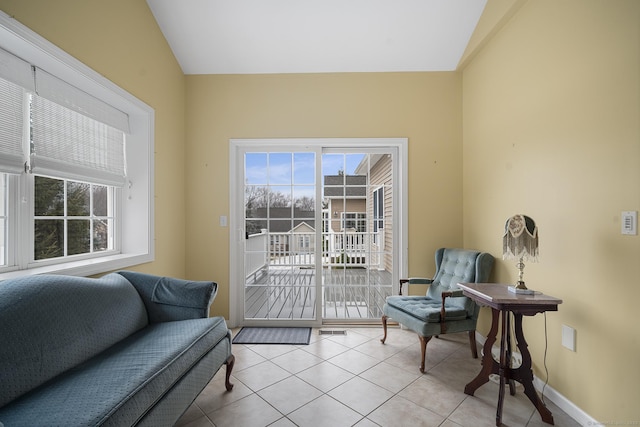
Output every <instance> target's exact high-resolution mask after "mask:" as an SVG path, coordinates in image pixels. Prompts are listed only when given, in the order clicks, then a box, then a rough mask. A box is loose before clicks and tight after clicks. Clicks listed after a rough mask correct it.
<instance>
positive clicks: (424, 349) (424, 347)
mask: <svg viewBox="0 0 640 427" xmlns="http://www.w3.org/2000/svg"><path fill="white" fill-rule="evenodd" d="M418 337H419V338H420V350H421V352H422V360H421V361H420V372H422V373H423V374H424V360H425V357H426V355H427V343H428V342H429V340H430V339H431V337H423V336H422V335H418Z"/></svg>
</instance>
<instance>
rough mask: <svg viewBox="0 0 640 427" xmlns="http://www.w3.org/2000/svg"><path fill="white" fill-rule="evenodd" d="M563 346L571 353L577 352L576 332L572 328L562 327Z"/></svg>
mask: <svg viewBox="0 0 640 427" xmlns="http://www.w3.org/2000/svg"><path fill="white" fill-rule="evenodd" d="M562 345H563V347H566V348H568V349H569V350H571V351H576V330H575V329H573V328H572V327H571V326H567V325H562Z"/></svg>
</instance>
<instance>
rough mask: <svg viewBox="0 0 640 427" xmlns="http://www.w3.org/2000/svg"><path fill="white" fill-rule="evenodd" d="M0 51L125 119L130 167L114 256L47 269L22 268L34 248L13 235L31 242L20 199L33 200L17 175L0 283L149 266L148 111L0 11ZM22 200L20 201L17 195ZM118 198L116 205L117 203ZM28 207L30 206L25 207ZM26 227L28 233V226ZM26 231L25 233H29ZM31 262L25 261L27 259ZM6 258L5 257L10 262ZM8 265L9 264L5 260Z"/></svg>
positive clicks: (29, 214)
mask: <svg viewBox="0 0 640 427" xmlns="http://www.w3.org/2000/svg"><path fill="white" fill-rule="evenodd" d="M0 48H2V49H4V50H6V51H8V52H10V53H12V54H13V55H15V56H18V57H20V58H21V59H23V60H25V61H27V62H29V63H31V64H32V65H35V66H37V67H39V68H42V69H43V70H46V71H47V72H48V73H50V74H52V75H54V76H56V77H58V78H59V79H61V80H64V81H66V82H68V83H69V84H71V85H73V86H75V87H77V88H78V89H80V90H82V91H84V92H86V93H88V94H89V95H92V96H94V97H96V98H98V99H100V100H102V101H104V102H106V103H107V104H109V105H111V106H113V107H115V108H117V109H119V110H120V111H123V112H124V113H126V114H128V116H129V122H130V128H131V132H130V133H129V134H127V145H126V146H127V148H126V150H127V153H126V155H127V159H128V160H127V161H128V164H129V165H135V168H132V167H129V169H128V174H127V180H126V183H125V186H124V187H123V188H122V189H120V190H118V191H117V193H119V194H118V195H116V197H117V200H116V212H115V215H116V217H117V218H119V221H117V222H118V223H119V224H120V225H119V227H118V228H117V230H116V233H117V234H116V239H117V241H119V245H117V246H119V249H120V250H119V251H118V252H117V253H109V254H105V256H99V257H91V258H89V259H80V260H62V261H61V262H59V263H52V264H50V265H46V266H30V265H25V263H24V260H25V259H32V258H33V256H32V254H29V250H30V248H31V249H32V248H33V244H24V242H20V240H21V239H20V238H16V237H15V236H16V234H15V233H29V234H19V235H22V236H25V235H29V237H30V241H33V227H32V223H33V211H32V210H31V211H29V210H28V209H29V206H32V205H31V203H22V200H21V196H20V195H19V194H20V192H22V194H23V195H27V197H28V199H27V200H32V199H33V194H32V188H33V187H32V184H31V186H30V185H29V182H28V181H29V179H31V180H33V177H32V176H27V174H22V175H20V176H19V177H17V176H14V177H13V179H11V180H10V181H11V182H10V183H9V185H10V186H12V188H13V189H14V190H16V191H14V192H13V193H12V194H10V196H9V197H10V200H9V205H10V206H9V212H8V214H9V215H11V217H10V224H9V227H8V228H9V231H8V232H9V238H12V237H13V242H12V243H10V244H9V246H8V248H7V251H9V252H11V254H14V256H15V257H16V258H19V261H17V262H15V260H14V262H13V263H11V262H9V264H13V265H8V266H6V267H0V280H4V279H8V278H12V277H19V276H26V275H32V274H40V273H55V274H69V275H77V276H87V275H94V274H100V273H105V272H107V271H113V270H118V269H122V268H127V267H131V266H133V265H138V264H142V263H145V262H151V261H153V260H154V259H155V250H154V239H153V236H154V203H153V194H154V164H153V151H154V125H155V112H154V110H153V108H151V107H150V106H149V105H147V104H145V103H144V102H142V101H141V100H139V99H137V98H135V97H134V96H133V95H131V94H130V93H128V92H126V91H125V90H124V89H122V88H120V87H119V86H117V85H115V84H114V83H113V82H111V81H109V80H108V79H106V78H105V77H103V76H102V75H100V74H99V73H97V72H96V71H94V70H92V69H91V68H89V67H87V66H86V65H84V64H83V63H82V62H80V61H78V60H77V59H75V58H74V57H72V56H71V55H69V54H68V53H66V52H64V51H63V50H61V49H60V48H58V47H57V46H55V45H54V44H52V43H51V42H49V41H47V40H46V39H44V38H42V37H41V36H39V35H38V34H36V33H34V32H33V31H31V30H30V29H29V28H27V27H26V26H24V25H22V24H20V23H19V22H17V21H16V20H15V19H12V18H11V17H10V16H8V15H7V14H6V13H4V12H2V11H0ZM22 197H24V196H22ZM118 199H119V200H118ZM27 205H29V206H27ZM29 223H31V228H30V226H29ZM29 228H30V231H27V230H29ZM30 255H31V257H30V258H29V256H30ZM10 257H11V255H9V256H8V258H10ZM8 261H10V260H8Z"/></svg>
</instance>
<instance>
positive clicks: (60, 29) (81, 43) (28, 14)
mask: <svg viewBox="0 0 640 427" xmlns="http://www.w3.org/2000/svg"><path fill="white" fill-rule="evenodd" d="M0 10H2V11H3V12H5V13H6V14H8V15H10V16H12V17H14V18H15V19H16V20H17V21H19V22H20V23H22V24H24V25H26V26H27V27H29V28H30V29H31V30H33V31H34V32H36V33H38V34H39V35H41V36H42V37H44V38H45V39H47V40H49V41H50V42H52V43H53V44H55V45H56V46H58V47H59V48H61V49H62V50H64V51H66V52H67V53H69V54H70V55H72V56H74V57H75V58H76V59H78V60H80V61H82V62H83V63H85V64H86V65H88V66H89V67H91V68H93V69H94V70H95V71H97V72H98V73H100V74H102V75H103V76H105V77H106V78H108V79H109V80H111V81H112V82H114V83H115V84H117V85H118V86H120V87H122V88H123V89H125V90H127V91H128V92H129V93H131V94H132V95H134V96H136V97H137V98H139V99H140V100H142V101H144V102H145V103H147V104H148V105H150V106H151V107H153V108H154V109H155V171H156V177H155V242H156V244H155V258H156V261H155V262H153V263H149V264H147V265H141V266H137V267H135V268H132V269H135V270H139V271H144V272H148V273H154V274H161V275H170V276H177V277H184V276H185V274H186V270H185V260H184V257H185V250H184V248H185V235H184V228H185V215H186V212H185V209H184V200H185V196H184V188H185V180H184V145H185V144H184V138H185V129H184V114H185V81H184V80H185V78H184V74H183V73H182V70H181V69H180V66H179V65H178V63H177V61H176V59H175V58H174V56H173V53H172V52H171V50H170V49H169V45H168V44H167V42H166V41H165V39H164V36H163V35H162V33H161V32H160V29H159V27H158V25H157V23H156V21H155V20H154V18H153V15H152V14H151V11H150V10H149V8H148V6H147V4H146V2H145V1H144V0H109V1H87V0H55V1H50V0H0Z"/></svg>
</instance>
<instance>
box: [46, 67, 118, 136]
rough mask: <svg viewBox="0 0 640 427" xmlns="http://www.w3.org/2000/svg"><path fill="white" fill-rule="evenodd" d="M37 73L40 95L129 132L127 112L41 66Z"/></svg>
mask: <svg viewBox="0 0 640 427" xmlns="http://www.w3.org/2000/svg"><path fill="white" fill-rule="evenodd" d="M35 73H36V75H35V77H36V80H35V81H36V93H37V94H38V95H39V96H42V97H43V98H47V99H48V100H49V101H53V102H55V103H56V104H59V105H62V106H63V107H66V108H69V109H70V110H73V111H75V112H77V113H80V114H82V115H84V116H87V117H89V118H92V119H94V120H97V121H99V122H101V123H104V124H106V125H109V126H111V127H114V128H116V129H119V130H121V131H122V132H125V133H129V116H127V114H125V113H123V112H122V111H120V110H118V109H117V108H114V107H112V106H111V105H109V104H107V103H106V102H102V101H100V100H99V99H97V98H95V97H93V96H91V95H89V94H88V93H86V92H83V91H81V90H80V89H78V88H77V87H75V86H72V85H70V84H69V83H67V82H65V81H63V80H60V79H59V78H57V77H55V76H52V75H51V74H49V73H47V72H46V71H43V70H41V69H40V68H36V69H35Z"/></svg>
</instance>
